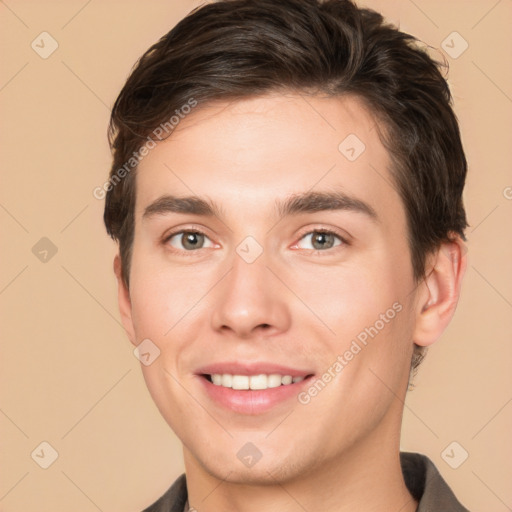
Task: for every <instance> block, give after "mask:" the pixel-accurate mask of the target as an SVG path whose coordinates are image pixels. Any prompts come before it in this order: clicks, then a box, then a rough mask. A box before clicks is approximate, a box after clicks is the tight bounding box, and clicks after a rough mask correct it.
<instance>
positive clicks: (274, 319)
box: [212, 240, 290, 337]
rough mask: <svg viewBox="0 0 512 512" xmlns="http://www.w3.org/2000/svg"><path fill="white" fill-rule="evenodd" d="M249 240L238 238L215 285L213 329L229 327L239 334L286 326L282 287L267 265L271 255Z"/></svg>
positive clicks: (287, 318) (227, 328)
mask: <svg viewBox="0 0 512 512" xmlns="http://www.w3.org/2000/svg"><path fill="white" fill-rule="evenodd" d="M252 243H253V242H252V241H251V240H246V241H244V242H242V243H241V244H240V245H239V246H238V247H237V250H236V252H235V253H234V254H233V258H232V265H231V270H230V271H229V272H228V274H227V275H226V277H225V278H224V279H223V280H222V282H221V283H219V284H220V286H219V287H218V288H217V293H216V297H215V303H214V311H213V315H212V323H213V327H214V329H216V330H231V331H233V332H234V333H236V334H237V335H238V336H240V337H247V336H248V335H249V334H250V333H251V332H253V331H254V330H258V329H265V330H267V331H269V332H270V330H272V331H278V330H283V329H287V327H288V326H289V321H290V315H289V311H288V307H287V304H286V297H285V290H283V289H282V286H281V287H280V286H279V282H278V280H277V279H276V278H275V276H274V275H273V273H272V272H271V271H270V270H269V268H267V265H270V264H271V258H269V257H268V255H267V254H265V251H262V248H261V249H260V254H258V255H256V252H255V247H254V246H251V244H252Z"/></svg>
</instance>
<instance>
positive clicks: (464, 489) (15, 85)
mask: <svg viewBox="0 0 512 512" xmlns="http://www.w3.org/2000/svg"><path fill="white" fill-rule="evenodd" d="M195 5H197V2H192V1H190V0H172V1H170V0H167V1H151V2H134V1H123V2H120V1H114V0H109V1H103V2H100V1H99V0H92V1H90V0H89V1H88V2H87V1H84V0H76V1H67V2H64V1H46V2H36V1H32V2H30V1H23V0H6V1H5V2H4V1H0V19H1V22H0V44H1V48H2V59H3V66H2V68H1V72H0V109H1V111H0V112H1V119H2V132H1V156H2V186H1V189H0V223H1V230H2V231H1V240H2V244H3V251H2V260H1V261H2V264H1V266H0V308H1V322H2V357H1V363H0V364H1V368H0V379H1V380H0V386H1V388H0V389H1V396H0V432H1V437H0V439H1V441H0V442H1V445H0V446H1V461H2V465H1V474H0V510H3V511H5V512H35V511H37V512H46V511H52V512H65V511H70V510H73V511H75V512H93V511H95V510H101V511H104V512H107V511H124V512H135V511H140V510H142V508H144V507H145V506H147V505H149V504H150V503H151V502H152V501H153V500H154V499H156V498H157V497H158V496H160V495H161V494H162V493H163V492H164V490H165V489H167V487H168V486H169V485H170V483H171V482H172V481H173V480H174V478H175V477H177V476H178V475H179V474H180V473H181V472H182V470H183V466H182V460H181V448H180V443H179V441H178V440H177V439H176V438H175V436H174V435H173V433H172V432H171V431H170V429H169V428H168V426H167V424H166V423H165V422H164V420H163V419H162V418H161V417H160V415H159V413H158V411H157V409H156V407H155V406H154V405H153V402H152V401H151V398H150V396H149V394H148V392H147V390H146V387H145V384H144V381H143V379H142V376H141V372H140V368H139V362H138V360H137V359H136V358H135V357H134V355H133V352H132V349H133V347H132V345H131V344H130V343H129V342H128V340H127V339H126V338H125V335H124V333H123V331H122V328H121V327H120V323H119V315H118V311H117V303H116V287H115V280H114V276H113V274H112V271H111V268H112V258H113V256H114V251H115V246H114V244H113V243H112V242H111V241H110V240H109V239H108V238H107V236H106V234H105V231H104V228H103V225H102V210H103V202H102V201H98V200H96V199H95V198H94V197H93V195H92V190H93V188H94V187H96V186H98V185H101V184H102V183H103V182H104V181H105V179H106V176H107V172H108V169H109V164H110V156H109V151H108V146H107V141H106V127H107V121H108V116H109V107H110V106H111V105H112V103H113V101H114V100H115V97H116V95H117V93H118V92H119V90H120V88H121V86H122V84H123V82H124V80H125V79H126V77H127V74H128V72H129V70H130V69H131V66H132V65H133V64H134V62H135V60H136V58H137V57H139V56H140V55H141V54H142V52H143V51H144V50H145V49H146V48H147V47H148V46H149V45H150V44H151V43H153V42H154V41H155V40H156V39H157V38H159V37H160V36H161V35H163V34H164V33H166V32H167V31H168V30H169V29H170V28H171V27H172V26H173V25H174V24H175V23H176V22H177V21H178V20H179V19H180V18H181V17H183V16H184V15H185V14H186V13H187V12H188V11H189V10H190V9H191V8H192V7H193V6H195ZM366 5H368V6H370V7H373V8H376V9H377V10H380V11H381V12H383V13H384V14H385V15H386V16H387V17H388V18H389V19H390V20H392V21H394V22H395V23H399V24H400V26H401V28H402V29H403V30H405V31H408V32H411V33H412V34H414V35H416V36H418V37H419V38H420V39H422V40H423V41H425V42H427V43H428V44H430V45H431V46H433V47H436V48H441V45H442V42H443V40H445V39H446V37H447V36H448V35H449V34H451V33H452V32H453V31H457V32H458V33H459V34H460V35H461V36H462V37H463V38H464V40H465V41H467V43H468V44H469V47H468V49H467V50H466V51H465V52H464V53H463V54H462V55H460V56H459V57H458V58H453V57H450V56H449V55H446V54H445V55H446V58H447V60H448V61H449V63H450V67H451V71H450V78H449V81H450V84H451V86H452V90H453V94H454V97H455V102H456V111H457V114H458V116H459V119H460V122H461V126H462V133H463V139H464V143H465V147H466V151H467V157H468V160H469V166H470V174H469V179H468V184H467V189H466V193H465V198H466V205H467V210H468V214H469V221H470V223H471V228H470V229H469V230H468V237H469V242H468V247H469V255H470V257H469V268H468V272H467V275H466V279H465V284H464V288H463V296H462V299H461V301H460V304H459V309H458V312H457V314H456V317H455V320H454V321H453V323H452V324H451V326H450V328H449V329H448V331H447V332H446V334H445V335H444V336H443V339H442V340H441V341H440V342H439V343H438V344H437V345H436V346H434V347H433V348H432V349H431V351H430V353H429V356H428V358H427V360H426V361H425V363H424V364H423V367H422V368H421V370H420V373H419V375H418V377H417V379H416V384H417V386H416V389H415V390H414V391H413V392H412V393H410V394H409V396H408V398H407V402H406V408H405V419H404V428H403V443H402V448H403V449H405V450H412V451H420V452H423V453H426V454H427V455H428V456H429V457H430V458H432V459H433V461H434V462H435V463H436V465H437V466H438V467H439V468H440V470H441V471H442V473H443V475H444V476H445V478H446V479H447V480H448V482H449V483H450V484H451V485H452V487H453V489H454V491H455V492H456V494H457V495H458V496H459V497H460V498H461V500H462V501H463V502H464V503H465V505H466V506H468V507H469V508H470V509H471V510H473V511H476V510H485V511H486V512H498V511H507V510H512V486H510V481H511V479H512V474H511V473H512V443H511V442H510V441H511V439H510V432H512V429H511V427H512V386H511V380H512V377H511V375H512V373H511V371H510V366H511V364H510V363H511V360H512V358H511V355H512V339H511V333H512V329H511V327H512V325H511V324H512V314H511V313H512V286H511V281H512V279H511V273H512V272H511V266H510V262H511V261H512V238H511V237H510V224H511V218H512V217H511V213H512V200H511V198H512V188H511V187H512V175H511V173H510V169H511V163H512V158H511V156H512V155H511V152H512V144H511V142H510V135H511V121H512V79H511V75H512V67H511V66H510V55H511V54H512V53H511V51H512V37H511V35H510V34H511V33H510V23H511V21H512V1H511V0H501V1H495V0H489V1H487V0H474V1H466V0H465V1H462V0H458V1H433V0H429V1H423V2H420V0H416V1H415V2H413V1H412V0H404V1H383V0H381V1H377V0H367V1H366ZM43 31H47V32H48V33H49V34H51V36H52V37H53V38H54V39H55V40H56V41H57V42H58V45H59V47H58V49H57V50H56V51H55V52H54V53H53V54H52V55H51V56H50V57H48V58H47V59H42V58H41V57H40V56H39V55H38V53H36V52H35V51H34V50H33V49H32V48H31V43H32V41H33V40H36V43H38V41H39V45H40V46H42V45H41V43H40V39H41V38H38V39H36V38H37V36H38V35H39V34H40V33H41V32H43ZM452 40H453V43H452ZM447 42H448V44H449V45H451V46H453V47H454V49H453V50H451V51H452V53H453V51H456V50H460V49H461V44H462V41H461V40H460V39H457V38H456V39H453V36H452V38H451V39H450V38H449V39H448V40H447ZM45 48H46V49H48V48H49V40H46V43H45ZM40 51H42V49H41V50H40ZM441 52H442V50H441ZM42 237H47V238H48V239H50V240H51V242H52V243H53V244H54V245H55V247H56V248H57V249H58V252H57V253H56V254H55V255H53V256H52V254H51V252H49V253H48V254H47V255H46V258H47V261H46V262H43V261H40V258H42V257H44V253H41V252H40V251H44V250H45V246H44V245H43V246H41V247H42V249H41V247H40V246H36V247H37V248H38V249H37V250H34V252H36V254H34V253H33V252H32V248H33V247H34V246H35V245H36V243H38V241H39V240H40V239H41V238H42ZM41 243H43V244H44V243H45V242H41ZM46 243H47V242H46ZM43 441H46V442H48V443H50V445H51V446H53V448H54V449H55V450H56V451H57V452H58V458H57V459H56V461H55V462H54V463H53V464H52V465H51V466H50V467H49V468H48V469H42V468H41V467H39V465H38V464H37V463H36V461H37V462H41V461H43V459H44V460H48V459H47V457H48V456H49V451H48V449H46V452H45V455H44V457H42V456H41V448H38V447H39V445H40V443H41V442H43ZM453 441H456V442H457V443H459V445H460V447H462V448H460V447H459V445H457V446H456V447H455V449H454V451H453V452H451V451H450V450H449V451H448V453H449V454H450V455H452V457H451V460H450V462H452V464H453V460H455V461H457V460H459V459H460V457H461V455H462V454H463V452H462V449H464V450H466V451H467V452H468V454H469V457H468V459H467V460H466V461H465V462H464V463H463V464H462V465H460V467H459V468H458V469H452V468H451V467H450V466H449V465H448V464H447V462H445V460H444V459H443V458H442V456H441V454H442V452H443V451H444V450H445V448H446V447H447V446H448V445H449V444H450V443H452V442H453ZM36 448H38V450H36V452H35V454H34V457H33V458H32V457H31V453H32V452H33V451H34V450H35V449H36ZM43 451H44V447H43ZM37 454H39V457H38V455H37ZM45 457H46V459H45Z"/></svg>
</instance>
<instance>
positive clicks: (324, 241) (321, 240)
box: [313, 233, 333, 249]
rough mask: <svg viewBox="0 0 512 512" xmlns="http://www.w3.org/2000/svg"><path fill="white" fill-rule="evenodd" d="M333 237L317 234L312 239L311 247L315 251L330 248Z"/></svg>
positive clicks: (327, 234)
mask: <svg viewBox="0 0 512 512" xmlns="http://www.w3.org/2000/svg"><path fill="white" fill-rule="evenodd" d="M332 238H333V235H330V234H329V233H317V234H316V236H315V237H314V238H313V246H314V247H315V249H323V248H325V247H331V246H332V243H333V240H332Z"/></svg>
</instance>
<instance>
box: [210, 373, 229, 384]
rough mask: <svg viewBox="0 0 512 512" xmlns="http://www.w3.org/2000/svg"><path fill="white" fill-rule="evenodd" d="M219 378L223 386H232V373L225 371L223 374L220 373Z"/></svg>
mask: <svg viewBox="0 0 512 512" xmlns="http://www.w3.org/2000/svg"><path fill="white" fill-rule="evenodd" d="M221 378H222V383H221V386H224V387H225V388H230V387H231V386H233V375H228V374H227V373H225V374H224V375H221ZM212 380H213V378H212Z"/></svg>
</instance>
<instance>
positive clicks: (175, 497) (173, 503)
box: [143, 474, 188, 512]
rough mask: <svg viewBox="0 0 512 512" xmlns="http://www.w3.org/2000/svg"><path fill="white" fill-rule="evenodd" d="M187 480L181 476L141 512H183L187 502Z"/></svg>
mask: <svg viewBox="0 0 512 512" xmlns="http://www.w3.org/2000/svg"><path fill="white" fill-rule="evenodd" d="M187 497H188V496H187V480H186V477H185V474H183V475H181V476H180V477H179V478H178V479H177V480H176V481H175V482H174V483H173V484H172V485H171V487H169V489H167V491H166V492H165V494H164V495H163V496H161V497H160V498H159V499H158V500H157V501H155V503H153V504H152V505H150V506H149V507H148V508H145V509H144V510H143V512H183V508H184V507H185V503H186V502H187Z"/></svg>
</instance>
